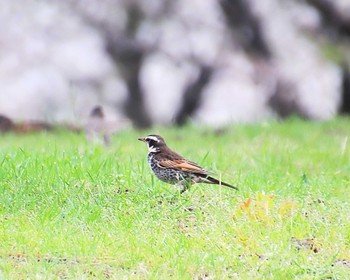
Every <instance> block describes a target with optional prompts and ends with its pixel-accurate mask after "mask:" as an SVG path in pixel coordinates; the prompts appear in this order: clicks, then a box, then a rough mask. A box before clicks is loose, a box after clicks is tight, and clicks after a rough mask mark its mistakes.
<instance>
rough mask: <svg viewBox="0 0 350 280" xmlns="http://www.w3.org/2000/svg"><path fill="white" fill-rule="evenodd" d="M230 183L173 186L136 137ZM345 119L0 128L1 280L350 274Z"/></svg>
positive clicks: (349, 146) (349, 151)
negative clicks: (99, 139)
mask: <svg viewBox="0 0 350 280" xmlns="http://www.w3.org/2000/svg"><path fill="white" fill-rule="evenodd" d="M150 133H158V134H161V135H162V136H163V137H164V138H165V139H166V141H167V143H168V144H169V146H170V147H172V148H173V149H175V150H176V151H177V152H179V153H180V154H182V155H183V156H185V157H187V158H189V159H191V160H193V161H195V162H197V163H198V164H200V165H202V166H203V167H205V168H206V169H207V170H210V171H212V172H214V173H216V175H217V176H218V177H221V178H222V180H224V181H227V182H228V183H232V184H234V185H236V186H238V187H239V189H240V190H239V191H235V190H232V189H229V188H226V187H221V186H215V185H205V184H198V185H194V186H193V187H192V188H191V189H190V190H189V191H187V192H185V193H183V194H182V195H180V194H179V192H178V190H177V188H176V187H174V186H171V185H167V184H165V183H163V182H161V181H159V180H157V179H156V178H154V176H153V175H152V174H151V172H150V169H149V167H148V164H147V147H146V145H145V144H144V143H141V142H139V141H137V138H138V137H139V136H145V135H147V134H150ZM349 136H350V120H349V119H341V118H338V119H335V120H332V121H329V122H324V123H319V122H304V121H301V120H298V119H291V120H288V121H286V122H270V123H269V122H268V123H262V124H255V125H238V126H232V127H229V128H227V129H226V130H221V131H213V130H211V129H209V128H199V127H194V126H187V127H184V128H162V127H158V128H154V129H152V130H149V131H134V130H130V131H124V132H122V133H120V134H118V135H115V136H114V137H113V140H112V144H111V146H110V147H107V148H105V147H101V146H99V145H96V144H91V143H87V141H86V140H85V137H84V135H82V134H81V135H80V134H73V133H70V132H65V131H56V132H51V133H41V134H32V135H11V134H10V135H1V137H0V147H1V149H0V165H1V167H0V182H1V187H0V220H1V223H0V279H61V278H63V279H90V278H95V279H96V278H97V279H169V278H173V279H203V280H204V279H228V278H231V279H350V191H349V190H350V143H349V142H350V140H349V139H348V138H349Z"/></svg>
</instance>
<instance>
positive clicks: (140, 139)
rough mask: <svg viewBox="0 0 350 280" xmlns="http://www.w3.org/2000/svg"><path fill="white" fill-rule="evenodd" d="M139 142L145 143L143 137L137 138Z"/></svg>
mask: <svg viewBox="0 0 350 280" xmlns="http://www.w3.org/2000/svg"><path fill="white" fill-rule="evenodd" d="M137 139H138V140H139V141H142V142H146V139H145V138H144V137H140V138H137Z"/></svg>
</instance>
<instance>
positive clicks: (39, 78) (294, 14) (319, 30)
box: [0, 0, 350, 130]
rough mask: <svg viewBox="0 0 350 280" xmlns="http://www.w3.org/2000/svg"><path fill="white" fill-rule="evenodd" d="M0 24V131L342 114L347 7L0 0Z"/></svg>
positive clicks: (248, 1) (319, 0) (288, 2)
mask: <svg viewBox="0 0 350 280" xmlns="http://www.w3.org/2000/svg"><path fill="white" fill-rule="evenodd" d="M0 26H1V27H0V28H1V36H0V56H1V58H0V114H1V117H0V127H2V128H1V129H2V130H6V129H7V128H8V127H11V125H12V122H20V123H25V122H28V121H30V122H32V124H33V123H35V124H36V125H37V126H42V127H43V128H45V127H47V126H50V125H53V124H67V125H68V126H69V127H72V128H77V127H78V128H79V127H80V126H81V125H83V124H84V123H85V122H86V120H87V119H88V118H89V116H90V113H91V111H92V110H93V109H94V108H95V106H96V105H100V106H101V107H102V108H103V116H104V117H106V118H107V119H110V120H114V121H118V120H123V121H126V120H127V122H129V123H130V124H132V125H133V126H134V127H138V128H146V127H149V126H151V125H154V124H162V125H183V124H185V123H187V122H192V123H196V124H204V125H209V126H213V127H221V126H225V125H227V124H230V123H234V122H245V123H246V122H257V121H263V120H266V119H271V118H286V117H288V116H291V115H298V116H300V117H302V118H305V119H311V120H327V119H330V118H332V117H334V116H335V115H337V114H348V113H350V72H349V65H350V1H349V0H259V1H255V0H191V1H187V0H177V1H173V0H147V1H146V0H104V1H100V0H50V1H47V0H20V1H19V0H17V1H16V0H3V1H1V2H0ZM95 109H96V108H95ZM24 126H25V125H24ZM22 129H24V130H25V129H26V128H25V127H22Z"/></svg>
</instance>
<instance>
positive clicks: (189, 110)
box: [175, 66, 213, 125]
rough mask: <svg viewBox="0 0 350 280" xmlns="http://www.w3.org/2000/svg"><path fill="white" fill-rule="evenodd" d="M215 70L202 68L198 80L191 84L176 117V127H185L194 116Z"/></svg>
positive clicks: (207, 67) (206, 67)
mask: <svg viewBox="0 0 350 280" xmlns="http://www.w3.org/2000/svg"><path fill="white" fill-rule="evenodd" d="M212 74H213V68H211V67H209V66H202V67H201V68H200V73H199V75H198V78H197V80H195V81H194V82H193V83H192V84H190V85H189V86H188V87H187V89H186V90H185V92H184V95H183V99H182V105H181V107H180V110H179V112H178V113H177V115H176V117H175V124H176V125H184V124H185V123H186V121H187V120H188V118H189V117H190V116H191V115H193V114H194V113H195V112H196V110H197V109H198V107H199V106H200V104H201V101H202V94H203V89H204V88H205V87H206V86H207V84H208V83H209V82H210V79H211V77H212Z"/></svg>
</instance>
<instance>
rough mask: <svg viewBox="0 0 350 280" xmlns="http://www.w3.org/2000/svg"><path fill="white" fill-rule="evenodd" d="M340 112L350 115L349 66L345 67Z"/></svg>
mask: <svg viewBox="0 0 350 280" xmlns="http://www.w3.org/2000/svg"><path fill="white" fill-rule="evenodd" d="M340 113H341V114H346V115H350V72H349V69H348V68H347V67H343V84H342V100H341V105H340Z"/></svg>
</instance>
